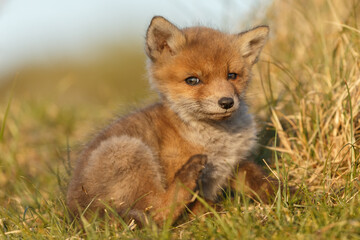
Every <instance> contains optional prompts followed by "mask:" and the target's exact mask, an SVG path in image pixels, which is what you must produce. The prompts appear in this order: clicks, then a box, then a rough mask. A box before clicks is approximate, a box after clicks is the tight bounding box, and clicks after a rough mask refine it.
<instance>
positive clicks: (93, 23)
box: [0, 0, 269, 78]
mask: <svg viewBox="0 0 360 240" xmlns="http://www.w3.org/2000/svg"><path fill="white" fill-rule="evenodd" d="M260 2H261V3H262V4H263V3H264V2H269V0H268V1H267V0H196V1H195V0H187V1H186V0H131V1H128V0H127V1H125V0H0V78H1V76H3V75H4V74H9V73H10V74H11V73H12V72H14V71H16V70H17V69H19V68H21V67H23V66H26V65H27V64H29V63H47V64H49V63H50V64H51V62H53V61H57V60H59V59H72V60H75V59H76V60H77V61H81V59H82V58H83V56H85V55H86V54H88V53H89V52H91V51H93V50H94V49H96V47H97V46H100V45H106V44H107V43H114V42H121V41H122V42H126V41H127V42H129V41H134V42H135V43H141V44H142V43H143V40H144V34H145V31H146V28H147V26H148V24H149V22H150V20H151V18H152V17H153V16H154V15H162V16H164V17H166V18H168V19H169V20H170V21H172V22H173V23H175V24H176V25H177V26H179V27H185V26H191V25H199V24H201V25H206V26H211V27H215V28H219V29H222V30H226V31H231V32H235V31H236V30H238V28H239V23H240V21H246V19H244V18H246V16H248V15H250V14H251V12H252V11H253V9H254V8H255V7H257V5H259V3H260Z"/></svg>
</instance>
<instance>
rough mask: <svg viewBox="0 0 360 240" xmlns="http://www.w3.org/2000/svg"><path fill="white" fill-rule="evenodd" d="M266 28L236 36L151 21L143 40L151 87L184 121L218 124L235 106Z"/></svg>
mask: <svg viewBox="0 0 360 240" xmlns="http://www.w3.org/2000/svg"><path fill="white" fill-rule="evenodd" d="M268 32H269V28H268V27H266V26H260V27H257V28H254V29H252V30H250V31H247V32H242V33H240V34H226V33H222V32H219V31H216V30H214V29H210V28H205V27H192V28H184V29H179V28H177V27H176V26H175V25H173V24H172V23H170V22H169V21H167V20H166V19H165V18H163V17H154V18H153V19H152V21H151V23H150V26H149V28H148V30H147V34H146V53H147V55H148V56H149V58H150V61H149V74H150V79H151V84H152V85H153V86H154V87H155V88H156V89H157V90H158V92H159V93H160V95H161V97H162V99H163V101H165V103H167V104H169V106H170V107H171V108H172V109H173V110H174V111H175V112H177V113H178V114H179V115H180V117H182V118H183V119H184V120H191V119H197V120H200V119H201V120H209V119H211V120H222V119H226V118H229V117H230V116H231V115H232V114H233V113H234V112H236V111H237V109H238V108H239V106H240V101H242V98H243V96H244V91H245V89H246V86H247V83H248V82H249V79H250V76H251V73H250V71H251V67H252V65H253V64H255V63H256V62H257V60H258V56H259V54H260V51H261V49H262V48H263V46H264V44H265V42H266V40H267V37H268Z"/></svg>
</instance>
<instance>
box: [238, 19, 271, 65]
mask: <svg viewBox="0 0 360 240" xmlns="http://www.w3.org/2000/svg"><path fill="white" fill-rule="evenodd" d="M268 36H269V27H268V26H259V27H256V28H253V29H251V30H249V31H246V32H242V33H240V34H238V35H237V44H238V46H239V48H240V51H241V54H242V56H243V57H244V59H245V60H246V61H248V62H249V63H250V64H255V63H256V62H257V61H258V57H259V55H260V52H261V50H262V48H263V47H264V45H265V43H266V40H267V39H268Z"/></svg>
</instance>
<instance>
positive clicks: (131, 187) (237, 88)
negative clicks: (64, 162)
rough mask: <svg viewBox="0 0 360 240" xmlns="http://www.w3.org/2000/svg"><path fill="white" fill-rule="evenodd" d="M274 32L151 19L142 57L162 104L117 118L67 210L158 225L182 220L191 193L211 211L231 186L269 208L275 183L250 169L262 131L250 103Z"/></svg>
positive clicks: (89, 149)
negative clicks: (254, 71) (254, 73)
mask: <svg viewBox="0 0 360 240" xmlns="http://www.w3.org/2000/svg"><path fill="white" fill-rule="evenodd" d="M268 32H269V29H268V27H267V26H259V27H256V28H254V29H251V30H249V31H246V32H242V33H239V34H226V33H222V32H219V31H217V30H214V29H211V28H206V27H190V28H183V29H179V28H177V27H176V26H175V25H173V24H172V23H170V22H169V21H168V20H166V19H165V18H163V17H160V16H157V17H154V18H153V19H152V21H151V23H150V26H149V28H148V30H147V34H146V46H145V48H146V54H147V56H148V57H149V60H148V72H149V78H150V83H151V86H152V87H153V88H154V89H156V90H157V92H158V93H159V96H160V101H159V102H158V103H155V104H153V105H150V106H148V107H146V108H144V109H142V110H139V111H137V112H135V113H132V114H130V115H128V116H125V117H122V118H119V119H118V120H116V121H115V122H114V123H112V124H111V125H109V126H108V127H106V128H105V129H104V130H103V131H101V132H100V133H99V134H98V135H97V136H96V137H95V138H94V139H93V140H92V141H91V142H90V143H89V144H88V145H87V146H86V147H85V149H84V150H83V151H82V153H81V154H80V157H79V159H78V161H77V164H76V166H75V170H74V173H73V178H72V180H71V182H70V185H69V189H68V193H67V204H68V207H69V209H70V210H71V211H72V212H73V213H74V214H75V215H76V214H78V213H79V211H80V212H81V211H84V209H87V211H89V210H90V211H99V212H100V213H101V212H103V211H104V209H105V206H111V207H112V208H113V209H115V210H116V211H117V212H118V213H119V214H120V215H121V216H124V215H126V217H129V218H133V219H136V220H137V221H140V222H141V221H143V220H144V218H145V217H147V216H149V217H151V218H152V219H153V221H155V222H156V223H157V224H159V225H161V224H162V223H163V222H164V220H166V219H172V220H176V218H177V217H178V216H179V215H180V214H181V213H182V212H183V211H184V210H185V207H186V205H188V206H189V203H190V201H191V199H192V198H193V194H192V193H191V192H194V191H198V192H199V194H200V196H201V197H203V198H204V199H205V200H207V201H209V202H210V203H212V202H215V201H216V199H217V197H218V195H219V192H221V190H222V189H223V188H224V187H227V186H228V185H230V187H232V188H234V189H235V190H245V191H247V192H248V193H250V194H253V196H256V197H260V199H262V200H263V201H266V200H267V195H268V194H271V192H272V187H271V183H270V181H268V180H267V179H266V177H265V175H264V174H263V172H262V170H261V168H259V167H257V166H256V165H255V164H253V163H251V162H250V161H247V158H248V156H249V153H250V151H251V149H252V148H253V147H254V145H255V143H256V129H255V124H254V120H253V117H252V116H251V115H250V114H249V113H248V107H247V105H246V103H245V96H244V95H245V91H246V88H247V85H248V83H249V81H250V78H251V68H252V66H253V65H254V64H255V63H256V62H257V60H258V57H259V54H260V52H261V50H262V48H263V46H264V44H265V42H266V40H267V38H268ZM196 203H197V202H196V200H195V202H192V204H191V207H193V209H194V210H195V209H196V206H197V205H201V204H196ZM124 217H125V216H124Z"/></svg>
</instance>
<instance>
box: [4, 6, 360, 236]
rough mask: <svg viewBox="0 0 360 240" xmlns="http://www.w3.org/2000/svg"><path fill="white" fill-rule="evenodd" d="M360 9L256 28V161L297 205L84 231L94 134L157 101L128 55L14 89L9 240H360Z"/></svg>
mask: <svg viewBox="0 0 360 240" xmlns="http://www.w3.org/2000/svg"><path fill="white" fill-rule="evenodd" d="M359 10H360V1H358V0H349V1H340V0H313V1H306V4H305V3H304V2H303V1H300V0H292V1H290V0H289V1H280V0H275V1H274V3H273V4H272V6H270V8H269V10H268V15H267V17H266V18H265V19H261V20H254V22H256V21H259V22H261V23H264V22H265V23H267V24H269V25H270V27H271V32H272V34H271V38H270V41H269V44H268V46H267V47H266V49H264V54H263V57H262V61H261V62H260V63H259V64H258V65H257V66H256V67H255V68H254V78H253V82H252V86H251V89H250V93H249V96H248V98H249V101H250V102H251V105H252V106H251V108H252V111H254V113H255V114H256V115H257V116H258V121H259V125H260V126H261V127H262V128H263V131H262V134H261V135H260V143H261V144H262V147H261V148H260V149H259V154H258V156H257V161H258V162H263V160H264V161H265V162H266V163H267V164H269V166H270V168H271V170H272V171H273V172H274V175H276V176H278V177H279V178H281V179H282V182H283V184H284V185H285V188H282V189H286V187H287V186H295V187H296V188H297V189H298V190H299V191H298V193H297V194H296V196H294V195H289V193H288V192H287V191H285V190H281V189H279V191H278V193H277V196H276V198H275V200H274V202H273V203H272V204H270V205H264V204H258V203H254V202H251V201H250V200H249V199H248V198H247V197H246V196H243V195H241V194H235V196H234V197H232V198H230V197H227V195H226V194H225V195H224V200H223V201H222V202H221V204H222V205H223V207H224V210H223V211H222V212H219V213H216V212H214V211H213V212H211V211H210V213H208V214H206V215H204V216H199V217H197V218H191V216H187V217H185V218H184V220H183V221H182V222H181V223H179V224H178V225H177V226H173V227H172V226H168V225H167V226H166V227H164V228H163V229H159V228H157V227H156V226H155V225H150V226H148V227H145V228H144V229H138V228H135V229H134V230H130V229H129V228H128V227H127V223H124V222H122V221H120V220H119V221H116V222H113V221H109V219H110V218H111V216H110V215H111V212H109V217H108V218H107V217H105V218H104V219H97V218H94V219H91V220H86V221H85V220H83V222H82V224H83V225H84V228H82V227H80V224H79V223H77V222H72V221H71V220H70V218H69V215H68V212H67V208H66V206H65V203H64V194H65V190H66V185H67V182H68V179H69V177H70V174H71V163H72V161H73V160H74V159H75V158H76V151H77V150H78V149H79V148H80V144H81V142H83V141H85V139H87V136H88V134H89V132H92V131H94V130H91V129H93V128H94V126H104V125H105V124H106V122H105V121H106V119H110V118H111V117H112V115H113V113H114V112H118V111H117V110H118V108H119V106H118V105H119V103H120V105H121V106H120V112H126V111H127V109H129V108H131V105H132V104H133V103H134V102H137V103H138V105H141V102H142V101H145V100H146V99H153V98H154V97H153V95H150V94H149V93H148V92H147V91H146V90H144V89H147V87H148V86H147V85H146V84H145V81H144V78H145V77H144V75H145V71H144V56H143V55H142V54H139V53H138V52H137V51H135V50H134V51H133V50H131V51H124V50H119V51H118V52H120V55H121V56H110V57H109V58H108V59H110V60H107V61H104V62H101V63H96V64H94V66H91V67H88V68H81V67H78V68H76V69H75V68H72V67H69V66H66V67H64V68H59V67H57V68H55V69H47V70H43V69H40V70H37V71H35V70H32V71H23V72H21V73H20V75H19V77H18V79H17V84H16V88H15V89H12V87H11V84H9V86H3V87H2V88H1V89H0V98H1V104H0V121H1V122H0V123H1V124H0V126H2V127H1V131H0V132H1V134H0V138H1V141H0V202H1V206H0V236H1V237H0V238H4V239H13V238H16V239H17V238H22V239H49V238H55V239H80V238H88V239H96V238H100V239H105V238H121V239H134V238H138V239H143V238H145V239H223V238H224V239H238V238H241V239H254V238H255V239H284V238H288V239H314V238H318V239H360V196H359V190H360V178H359V171H360V169H359V160H360V153H359V147H360V33H359V29H360V27H359V26H360V25H359V24H360V16H359V12H360V11H359ZM139 49H142V47H139ZM114 59H115V60H114ZM121 59H126V60H121ZM117 66H122V67H117ZM118 68H119V69H118ZM139 69H140V70H141V71H139ZM49 78H51V79H53V80H52V81H48V79H49ZM117 79H120V80H117ZM130 80H131V81H130ZM11 96H12V97H11ZM9 99H10V100H9ZM11 99H12V100H11ZM129 102H130V104H129ZM139 102H140V103H139ZM10 103H11V105H10ZM129 106H130V107H129Z"/></svg>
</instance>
